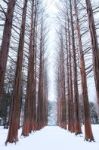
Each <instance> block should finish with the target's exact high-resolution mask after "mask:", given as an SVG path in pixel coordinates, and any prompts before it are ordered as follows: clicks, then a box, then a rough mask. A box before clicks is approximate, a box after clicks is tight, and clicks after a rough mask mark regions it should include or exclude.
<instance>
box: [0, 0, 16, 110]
mask: <svg viewBox="0 0 99 150" xmlns="http://www.w3.org/2000/svg"><path fill="white" fill-rule="evenodd" d="M15 3H16V0H9V1H8V3H7V4H8V8H7V12H6V19H5V25H4V30H3V37H2V43H1V49H0V107H1V99H2V94H3V92H4V90H3V88H4V77H5V72H6V65H7V58H8V52H9V45H10V38H11V30H12V22H13V14H14V8H15Z"/></svg>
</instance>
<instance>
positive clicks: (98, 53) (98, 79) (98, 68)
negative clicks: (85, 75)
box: [85, 0, 99, 111]
mask: <svg viewBox="0 0 99 150" xmlns="http://www.w3.org/2000/svg"><path fill="white" fill-rule="evenodd" d="M85 1H86V6H87V14H88V21H89V30H90V35H91V44H92V52H93V66H94V79H95V86H96V94H97V102H98V107H99V47H98V41H97V34H96V28H95V22H94V16H93V10H92V6H91V1H90V0H85ZM98 111H99V109H98Z"/></svg>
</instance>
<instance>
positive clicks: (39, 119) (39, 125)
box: [37, 21, 44, 130]
mask: <svg viewBox="0 0 99 150" xmlns="http://www.w3.org/2000/svg"><path fill="white" fill-rule="evenodd" d="M43 119H44V118H43V21H42V23H41V38H40V65H39V85H38V104H37V129H38V130H39V129H41V128H42V125H43Z"/></svg>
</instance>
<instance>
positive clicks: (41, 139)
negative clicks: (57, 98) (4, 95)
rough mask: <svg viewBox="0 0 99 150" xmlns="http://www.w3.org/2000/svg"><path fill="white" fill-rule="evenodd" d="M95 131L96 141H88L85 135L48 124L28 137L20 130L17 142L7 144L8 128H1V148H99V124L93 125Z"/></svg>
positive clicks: (58, 149) (24, 149) (48, 149)
mask: <svg viewBox="0 0 99 150" xmlns="http://www.w3.org/2000/svg"><path fill="white" fill-rule="evenodd" d="M93 133H94V137H95V141H96V142H86V141H84V137H83V135H81V136H75V135H74V134H71V133H69V132H68V131H66V130H64V129H61V128H60V127H57V126H50V127H49V126H47V127H45V128H43V129H42V130H40V131H37V132H35V133H32V134H30V136H29V137H26V138H24V137H21V136H20V134H21V131H20V132H19V141H18V142H17V144H16V145H15V144H8V145H7V146H5V144H4V142H5V140H6V136H7V130H4V129H2V128H0V150H99V125H93Z"/></svg>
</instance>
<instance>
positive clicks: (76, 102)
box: [70, 0, 81, 135]
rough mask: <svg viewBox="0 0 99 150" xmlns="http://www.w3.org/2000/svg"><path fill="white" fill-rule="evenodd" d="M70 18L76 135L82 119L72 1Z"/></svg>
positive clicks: (79, 130)
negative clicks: (80, 114) (80, 116)
mask: <svg viewBox="0 0 99 150" xmlns="http://www.w3.org/2000/svg"><path fill="white" fill-rule="evenodd" d="M70 16H71V31H72V53H73V75H74V76H73V79H74V83H73V84H74V114H75V115H74V126H75V134H76V135H77V134H80V133H81V126H80V118H79V94H78V83H77V62H76V48H75V37H74V24H73V14H72V1H71V0H70Z"/></svg>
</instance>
